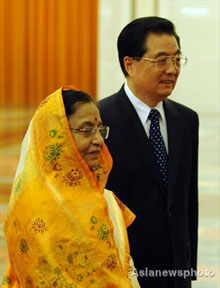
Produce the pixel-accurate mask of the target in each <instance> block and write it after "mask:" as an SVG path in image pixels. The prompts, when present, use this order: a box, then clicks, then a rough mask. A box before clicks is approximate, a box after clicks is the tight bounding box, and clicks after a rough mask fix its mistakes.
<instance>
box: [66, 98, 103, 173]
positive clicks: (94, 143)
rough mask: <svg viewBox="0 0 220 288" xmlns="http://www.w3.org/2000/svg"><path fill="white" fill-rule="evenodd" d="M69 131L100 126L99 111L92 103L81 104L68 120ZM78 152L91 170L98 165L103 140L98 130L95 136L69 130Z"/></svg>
mask: <svg viewBox="0 0 220 288" xmlns="http://www.w3.org/2000/svg"><path fill="white" fill-rule="evenodd" d="M68 122H69V126H70V129H71V128H75V129H82V128H98V127H100V126H102V120H101V118H100V114H99V110H98V108H97V107H96V105H95V104H94V103H92V102H89V103H82V104H81V105H80V106H79V107H78V108H77V110H76V112H75V113H74V114H73V115H70V116H69V119H68ZM71 132H72V135H73V139H74V141H75V143H76V147H77V148H78V151H79V152H80V154H81V155H82V157H83V158H84V160H85V161H86V163H87V164H88V166H89V168H90V169H92V168H94V167H96V166H98V164H99V154H100V152H101V149H102V146H103V144H104V140H103V137H102V135H101V134H100V132H99V130H96V132H95V134H93V135H87V133H84V132H82V131H79V130H71Z"/></svg>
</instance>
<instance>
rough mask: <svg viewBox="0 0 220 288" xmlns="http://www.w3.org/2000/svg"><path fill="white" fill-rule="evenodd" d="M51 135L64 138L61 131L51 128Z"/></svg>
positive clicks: (51, 136)
mask: <svg viewBox="0 0 220 288" xmlns="http://www.w3.org/2000/svg"><path fill="white" fill-rule="evenodd" d="M49 136H50V138H55V137H56V136H57V138H58V139H61V138H63V135H60V134H59V131H58V130H56V129H51V130H50V131H49Z"/></svg>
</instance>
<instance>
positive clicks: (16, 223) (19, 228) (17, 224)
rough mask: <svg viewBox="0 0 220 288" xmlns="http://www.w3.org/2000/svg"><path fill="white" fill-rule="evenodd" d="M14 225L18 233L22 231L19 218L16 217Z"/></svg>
mask: <svg viewBox="0 0 220 288" xmlns="http://www.w3.org/2000/svg"><path fill="white" fill-rule="evenodd" d="M13 227H14V229H15V232H16V234H18V233H19V232H20V231H21V222H20V221H19V220H18V219H17V218H15V219H14V222H13Z"/></svg>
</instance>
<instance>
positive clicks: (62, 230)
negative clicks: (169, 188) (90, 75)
mask: <svg viewBox="0 0 220 288" xmlns="http://www.w3.org/2000/svg"><path fill="white" fill-rule="evenodd" d="M62 89H73V90H77V89H75V87H73V86H70V87H67V88H65V87H64V88H61V89H59V90H57V91H56V92H54V93H53V94H51V95H49V96H48V97H47V98H46V99H45V100H44V101H43V102H41V104H40V105H39V107H38V109H37V111H36V112H35V114H34V116H33V118H32V120H31V123H30V125H29V128H28V131H27V133H26V135H25V138H24V140H23V143H22V147H21V156H20V161H19V165H18V168H17V172H16V175H15V180H14V183H13V187H12V194H11V199H10V203H9V209H8V214H7V217H6V221H5V226H4V231H5V236H6V241H7V246H8V254H9V263H10V264H9V265H8V269H7V271H6V273H5V276H4V278H3V283H2V287H4V288H5V287H22V288H23V287H27V288H29V287H34V288H41V287H42V288H48V287H59V288H86V287H92V288H116V287H118V288H122V287H123V288H126V287H132V285H131V282H130V280H129V278H128V269H129V260H130V252H129V244H128V238H127V232H126V227H128V226H129V225H130V224H131V223H132V222H133V220H134V218H135V216H134V214H133V213H132V212H131V211H130V210H129V209H128V208H127V207H126V206H125V205H124V204H123V203H122V202H121V201H120V200H119V199H118V198H117V197H116V196H115V195H114V194H113V193H112V192H111V191H108V190H105V189H104V188H105V184H106V181H107V178H108V175H109V173H110V170H111V167H112V158H111V156H110V154H109V152H108V149H107V147H106V146H105V145H104V146H103V149H102V151H101V154H100V166H99V167H98V168H97V169H96V170H95V171H91V170H90V169H89V167H88V165H87V163H86V162H85V161H84V159H83V158H82V156H81V155H80V153H79V152H78V150H77V147H76V145H75V143H74V140H73V137H72V134H71V132H70V129H69V125H68V120H67V117H66V115H65V108H64V104H63V99H62Z"/></svg>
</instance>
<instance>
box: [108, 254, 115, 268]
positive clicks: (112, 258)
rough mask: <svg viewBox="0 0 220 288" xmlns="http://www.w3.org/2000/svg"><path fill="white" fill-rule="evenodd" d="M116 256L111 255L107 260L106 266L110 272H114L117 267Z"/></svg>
mask: <svg viewBox="0 0 220 288" xmlns="http://www.w3.org/2000/svg"><path fill="white" fill-rule="evenodd" d="M116 259H117V258H116V255H115V254H110V255H109V256H108V258H107V260H106V266H107V268H108V269H109V270H111V271H113V270H114V269H115V268H116V266H117V260H116Z"/></svg>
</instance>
